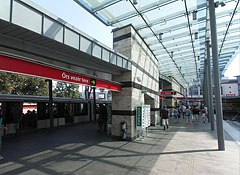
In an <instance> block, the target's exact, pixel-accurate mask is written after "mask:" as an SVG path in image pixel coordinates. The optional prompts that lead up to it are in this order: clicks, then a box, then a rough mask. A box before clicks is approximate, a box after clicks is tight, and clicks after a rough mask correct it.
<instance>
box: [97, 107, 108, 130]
mask: <svg viewBox="0 0 240 175" xmlns="http://www.w3.org/2000/svg"><path fill="white" fill-rule="evenodd" d="M102 128H103V131H104V132H105V131H107V107H106V106H105V105H103V104H100V105H99V117H98V127H97V131H98V132H101V130H102Z"/></svg>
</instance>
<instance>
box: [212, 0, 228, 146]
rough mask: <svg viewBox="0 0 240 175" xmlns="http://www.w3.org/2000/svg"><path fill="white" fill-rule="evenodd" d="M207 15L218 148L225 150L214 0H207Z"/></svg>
mask: <svg viewBox="0 0 240 175" xmlns="http://www.w3.org/2000/svg"><path fill="white" fill-rule="evenodd" d="M209 16H210V26H211V43H212V59H213V74H214V91H215V106H216V120H217V135H218V149H219V150H225V144H224V133H223V115H222V100H221V91H220V90H221V89H220V82H219V79H220V78H219V65H218V43H217V29H216V16H215V4H214V0H209Z"/></svg>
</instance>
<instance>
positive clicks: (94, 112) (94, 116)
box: [93, 87, 97, 122]
mask: <svg viewBox="0 0 240 175" xmlns="http://www.w3.org/2000/svg"><path fill="white" fill-rule="evenodd" d="M95 91H96V88H95V87H93V118H94V121H95V122H96V121H97V117H96V92H95Z"/></svg>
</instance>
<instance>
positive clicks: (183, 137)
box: [0, 122, 240, 175]
mask: <svg viewBox="0 0 240 175" xmlns="http://www.w3.org/2000/svg"><path fill="white" fill-rule="evenodd" d="M95 128H96V127H95V125H94V124H81V125H77V126H71V127H66V128H58V129H55V130H54V131H48V130H41V131H36V132H34V133H29V134H25V135H22V136H18V137H15V138H14V137H13V138H6V139H5V140H4V141H3V156H4V157H5V159H4V160H2V161H1V163H0V174H11V175H13V174H14V175H33V174H35V175H50V174H52V175H58V174H59V175H66V174H71V175H72V174H73V175H74V174H76V175H77V174H81V175H102V174H104V175H110V174H111V175H120V174H121V175H160V174H163V175H195V174H196V175H198V174H199V175H205V174H207V175H209V174H214V175H215V174H218V175H221V174H222V175H226V174H228V175H239V174H240V167H239V165H240V164H239V163H240V162H239V154H240V153H239V148H240V147H239V145H238V144H236V142H235V141H233V140H232V138H231V137H230V136H229V135H228V134H225V145H226V151H218V150H217V140H216V132H211V131H210V125H209V124H208V123H207V124H205V125H204V124H202V123H199V124H198V125H193V124H191V125H188V126H186V125H185V123H184V122H182V123H181V124H176V125H174V126H173V125H172V126H171V127H170V128H169V129H168V130H166V131H164V130H162V127H159V126H157V127H152V128H151V131H150V135H149V137H148V138H145V139H144V140H143V141H133V142H127V141H119V140H114V139H111V138H109V137H106V136H104V135H103V134H99V133H96V131H95Z"/></svg>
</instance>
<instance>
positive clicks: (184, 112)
mask: <svg viewBox="0 0 240 175" xmlns="http://www.w3.org/2000/svg"><path fill="white" fill-rule="evenodd" d="M186 109H187V108H186V106H184V105H183V106H182V112H183V119H184V118H185V116H186Z"/></svg>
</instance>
